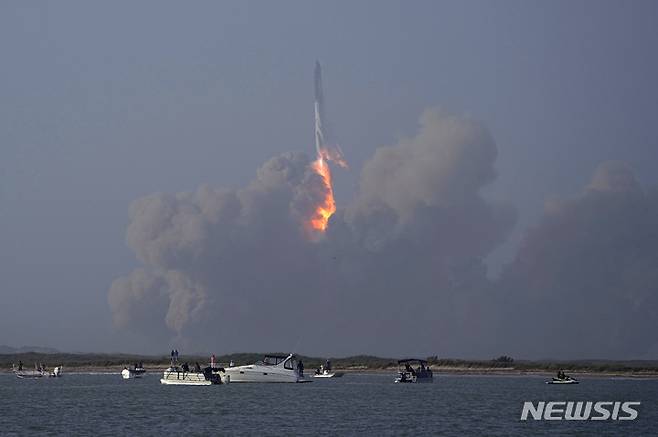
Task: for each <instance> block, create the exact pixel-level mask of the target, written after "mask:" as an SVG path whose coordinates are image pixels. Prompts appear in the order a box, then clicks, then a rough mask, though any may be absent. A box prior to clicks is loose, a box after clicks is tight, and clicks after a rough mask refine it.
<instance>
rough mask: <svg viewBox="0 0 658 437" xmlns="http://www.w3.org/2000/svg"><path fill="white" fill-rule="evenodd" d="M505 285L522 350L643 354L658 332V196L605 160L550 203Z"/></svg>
mask: <svg viewBox="0 0 658 437" xmlns="http://www.w3.org/2000/svg"><path fill="white" fill-rule="evenodd" d="M499 288H500V289H501V294H502V295H503V298H504V303H506V304H507V305H508V307H509V308H510V309H512V310H513V311H509V312H508V314H507V317H506V319H507V323H506V324H505V328H506V329H505V330H504V335H502V336H501V337H500V338H501V340H500V342H501V343H508V344H509V345H510V346H511V347H512V348H513V349H514V350H515V353H518V354H524V355H530V356H540V357H541V356H544V357H548V356H553V357H572V358H581V357H582V358H592V357H599V358H606V357H618V358H630V357H638V356H643V355H644V354H645V353H647V351H648V350H650V348H651V347H652V346H653V347H654V348H655V346H656V338H655V334H654V332H655V329H656V326H658V191H656V190H655V189H654V190H644V189H642V188H641V186H640V184H639V183H638V182H637V181H636V179H635V176H634V175H633V172H632V171H631V170H630V168H629V167H628V166H627V165H625V164H623V163H620V162H607V163H604V164H602V165H601V166H600V167H599V168H598V169H597V170H596V172H595V174H594V176H593V177H592V180H591V182H590V183H589V184H588V185H587V187H586V188H585V191H584V192H583V193H582V194H581V195H579V196H577V197H575V198H572V199H567V200H553V201H551V202H548V203H547V205H546V212H545V215H544V217H543V219H542V221H541V223H540V224H539V225H538V226H536V227H534V228H532V229H530V230H529V231H528V233H527V236H526V238H525V240H524V242H523V245H522V247H521V249H520V251H519V253H518V255H517V257H516V260H515V261H514V262H513V263H512V264H511V265H510V266H508V268H507V269H506V271H505V273H504V275H503V280H502V282H501V284H499Z"/></svg>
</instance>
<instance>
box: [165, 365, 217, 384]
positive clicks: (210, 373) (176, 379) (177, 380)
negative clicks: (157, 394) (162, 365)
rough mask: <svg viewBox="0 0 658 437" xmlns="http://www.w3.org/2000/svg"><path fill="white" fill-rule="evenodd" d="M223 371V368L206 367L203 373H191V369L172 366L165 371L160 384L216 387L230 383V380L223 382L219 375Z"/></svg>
mask: <svg viewBox="0 0 658 437" xmlns="http://www.w3.org/2000/svg"><path fill="white" fill-rule="evenodd" d="M197 370H198V369H197ZM222 370H223V369H221V368H212V367H206V368H205V369H203V371H189V369H187V371H186V370H184V369H183V367H179V366H172V367H169V368H168V369H167V370H165V371H164V373H163V374H162V378H161V379H160V383H161V384H165V385H216V384H222V383H228V381H229V379H228V378H226V379H225V380H224V381H222V378H221V376H220V374H219V372H220V371H222Z"/></svg>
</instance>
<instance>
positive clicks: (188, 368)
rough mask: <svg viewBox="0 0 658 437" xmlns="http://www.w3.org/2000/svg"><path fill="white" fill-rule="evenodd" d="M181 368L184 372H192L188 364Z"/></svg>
mask: <svg viewBox="0 0 658 437" xmlns="http://www.w3.org/2000/svg"><path fill="white" fill-rule="evenodd" d="M181 368H182V369H183V372H189V371H190V366H189V365H188V364H187V363H183V365H182V366H181Z"/></svg>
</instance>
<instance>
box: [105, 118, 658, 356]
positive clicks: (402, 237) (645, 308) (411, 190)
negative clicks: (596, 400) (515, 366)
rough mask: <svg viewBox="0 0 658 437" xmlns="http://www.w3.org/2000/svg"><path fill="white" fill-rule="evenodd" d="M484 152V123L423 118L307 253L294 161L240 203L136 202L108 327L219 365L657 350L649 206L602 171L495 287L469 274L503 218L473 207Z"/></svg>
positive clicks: (226, 193) (657, 219) (488, 177)
mask: <svg viewBox="0 0 658 437" xmlns="http://www.w3.org/2000/svg"><path fill="white" fill-rule="evenodd" d="M496 155H497V149H496V145H495V143H494V141H493V139H492V138H491V135H490V134H489V133H488V131H487V130H486V129H485V128H484V127H483V126H482V125H481V124H480V123H478V122H475V121H473V120H470V119H464V118H460V117H456V116H453V115H450V114H446V113H442V112H440V111H436V110H429V111H426V112H425V113H424V114H423V116H422V117H421V119H420V127H419V131H418V132H417V134H416V135H414V136H413V137H411V138H408V139H404V140H402V141H400V142H399V144H397V145H394V146H389V147H382V148H380V149H379V150H378V151H377V152H376V153H375V155H374V156H373V157H372V158H371V159H370V160H369V161H368V162H367V163H366V164H365V165H364V168H363V170H362V172H361V176H360V184H359V189H358V192H357V193H356V195H355V197H354V200H353V201H352V202H350V203H349V204H347V205H345V206H344V207H340V208H339V209H338V210H337V211H336V213H335V214H334V215H333V216H332V217H331V219H330V222H329V228H328V230H327V232H326V235H325V236H324V238H321V239H320V240H317V239H310V238H308V235H307V233H306V229H307V228H306V226H305V223H306V221H307V220H308V218H309V217H310V216H311V215H312V212H313V209H314V206H315V205H316V204H317V203H318V202H319V200H320V199H322V198H323V196H324V195H325V194H326V193H325V191H324V190H325V188H324V185H323V184H322V181H321V180H320V179H319V176H317V175H316V174H315V173H313V172H312V171H310V169H309V162H310V161H309V159H308V158H307V157H306V156H305V155H303V154H293V153H289V154H284V155H281V156H279V157H276V158H273V159H271V160H270V161H268V162H267V163H265V164H264V165H263V166H262V167H261V168H260V169H259V170H258V172H257V175H256V178H255V180H254V181H253V182H251V183H250V184H249V185H248V186H246V187H244V188H241V189H238V190H222V189H214V188H210V187H201V188H199V189H198V190H197V191H196V192H195V193H179V194H166V193H158V194H153V195H150V196H146V197H144V198H142V199H138V200H137V201H135V202H134V204H133V205H132V206H131V209H130V214H131V221H130V225H129V227H128V232H127V240H128V244H129V245H130V247H131V248H132V249H133V250H134V251H135V253H136V254H137V256H138V258H139V260H140V261H141V262H142V263H143V268H140V269H137V270H136V271H134V272H133V273H131V274H130V275H128V276H127V277H123V278H119V279H117V280H116V281H114V283H113V284H112V287H111V288H110V292H109V302H110V306H111V309H112V313H113V316H114V321H115V324H116V326H117V327H119V328H121V329H126V330H134V331H139V332H145V333H149V335H150V336H151V338H160V336H161V335H163V333H164V334H166V335H167V336H168V338H169V339H173V341H176V344H177V345H181V344H186V346H187V347H190V348H194V349H195V350H208V351H210V350H212V351H215V352H231V351H245V350H296V351H302V352H304V353H312V354H319V355H338V354H356V353H378V354H386V355H391V354H399V355H406V354H410V355H411V354H413V355H421V356H422V355H430V354H440V355H453V356H454V355H458V356H466V357H472V356H480V357H482V356H484V357H488V356H494V354H503V353H505V354H514V355H516V356H517V357H527V358H542V357H558V358H581V357H582V358H587V357H616V358H626V357H638V356H642V355H643V354H646V353H647V351H652V350H653V351H655V350H658V349H656V348H658V344H657V343H656V340H655V338H654V336H653V331H654V329H655V326H656V324H657V322H658V288H657V287H658V285H657V284H658V231H657V228H656V223H658V191H657V190H655V189H651V190H647V189H645V188H643V187H642V186H641V185H640V184H639V183H638V182H637V180H636V179H635V176H634V175H633V172H632V171H631V170H630V168H629V167H628V166H626V165H625V164H623V163H616V162H613V163H604V164H602V165H601V166H600V167H599V169H597V171H596V172H595V174H594V176H593V177H592V179H591V182H590V183H589V184H587V186H586V187H585V188H584V190H583V192H582V193H581V194H579V195H578V196H575V197H573V198H570V199H557V200H551V201H549V202H547V203H546V210H545V214H544V217H543V218H542V219H541V221H540V222H539V223H538V224H537V225H536V226H534V227H532V228H530V229H528V230H527V231H526V236H525V238H524V240H523V243H522V246H521V248H520V249H519V251H518V254H517V256H516V258H515V260H514V261H513V262H511V263H510V264H509V265H508V266H506V268H505V269H504V270H503V273H502V275H501V278H500V279H499V280H496V281H494V282H492V281H490V280H489V279H488V278H487V275H486V272H487V271H486V267H485V264H484V261H483V260H484V259H485V258H486V257H487V255H488V254H490V253H491V252H492V250H493V249H494V248H496V247H497V246H498V245H499V244H500V243H501V242H503V241H504V240H505V238H506V236H507V234H508V232H509V230H510V229H511V227H512V226H513V224H514V222H515V219H516V213H515V210H514V209H513V208H512V207H511V206H509V205H506V204H497V203H494V202H492V201H489V200H486V199H485V198H484V197H483V196H482V194H481V190H482V188H483V187H485V186H486V185H487V184H489V183H491V182H492V181H493V180H494V179H495V176H496V174H495V170H494V162H495V159H496ZM163 347H164V348H165V349H166V347H165V346H163ZM652 348H653V349H652Z"/></svg>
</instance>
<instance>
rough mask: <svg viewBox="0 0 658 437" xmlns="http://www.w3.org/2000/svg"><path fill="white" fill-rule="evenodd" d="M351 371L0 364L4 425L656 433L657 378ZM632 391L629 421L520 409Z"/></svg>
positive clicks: (58, 429)
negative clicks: (132, 372) (301, 379)
mask: <svg viewBox="0 0 658 437" xmlns="http://www.w3.org/2000/svg"><path fill="white" fill-rule="evenodd" d="M393 379H394V375H393V374H348V375H346V376H345V377H343V378H337V379H331V380H322V381H315V382H313V383H311V384H235V383H234V384H230V385H222V386H208V387H191V386H163V385H161V384H160V382H159V375H156V374H155V373H151V374H148V375H147V376H146V377H144V378H143V379H137V380H127V381H124V380H122V379H121V377H120V375H117V374H114V375H74V374H67V375H65V376H64V377H63V378H59V379H54V378H49V379H42V380H19V379H18V378H16V377H15V376H13V375H11V374H4V375H0V411H2V413H1V414H0V434H2V435H30V436H34V435H117V434H130V435H180V434H183V433H184V434H186V435H209V434H213V435H218V434H221V435H253V434H266V435H354V434H370V435H439V434H440V435H447V436H460V437H464V436H470V435H518V436H527V435H553V434H555V435H592V436H613V435H614V436H618V435H641V436H650V435H658V409H657V408H656V406H658V380H655V379H650V380H638V379H624V378H618V379H614V378H582V379H581V384H579V385H564V386H555V385H546V384H544V380H545V378H543V377H535V376H453V375H439V376H438V377H436V378H435V381H434V383H433V384H393V383H392V381H393ZM538 400H545V401H550V400H555V401H561V400H582V401H588V400H589V401H603V400H610V401H641V402H642V405H641V406H640V407H639V417H638V419H637V420H635V421H626V422H620V421H602V422H592V421H587V422H565V421H561V422H546V421H539V422H535V421H527V422H522V421H520V420H519V418H520V416H521V406H522V404H523V401H538Z"/></svg>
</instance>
